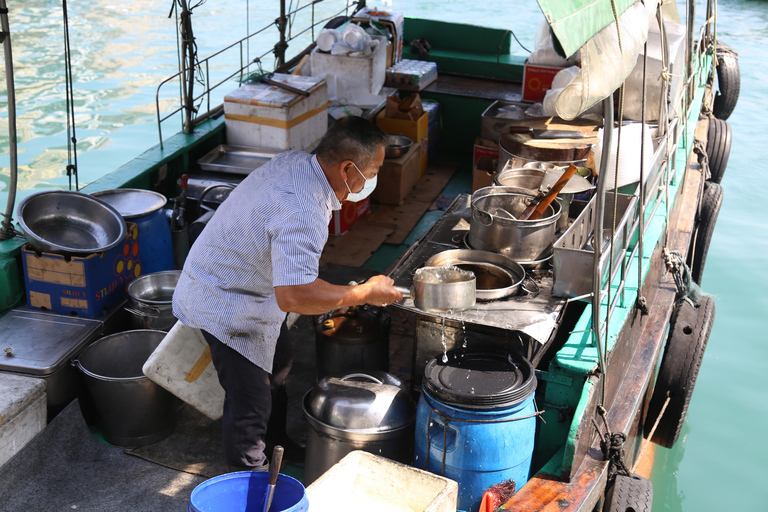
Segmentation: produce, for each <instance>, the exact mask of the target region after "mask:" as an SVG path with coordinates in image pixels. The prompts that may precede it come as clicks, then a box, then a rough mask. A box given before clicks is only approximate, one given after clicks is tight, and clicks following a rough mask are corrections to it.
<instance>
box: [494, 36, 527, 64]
mask: <svg viewBox="0 0 768 512" xmlns="http://www.w3.org/2000/svg"><path fill="white" fill-rule="evenodd" d="M507 34H512V37H514V38H515V41H517V44H519V45H520V48H522V49H523V50H525V51H527V52H528V53H531V50H529V49H528V48H526V47H525V46H523V43H521V42H520V40H519V39H518V38H517V35H515V33H514V32H513V31H512V30H507V31H506V32H504V34H503V35H502V36H501V41H499V46H497V47H496V64H498V66H499V68H501V70H502V71H504V72H506V73H509V74H510V75H513V74H516V72H513V71H510V70H508V69H507V68H505V67H504V66H502V65H501V47H502V45H503V44H504V40H505V39H506V38H507Z"/></svg>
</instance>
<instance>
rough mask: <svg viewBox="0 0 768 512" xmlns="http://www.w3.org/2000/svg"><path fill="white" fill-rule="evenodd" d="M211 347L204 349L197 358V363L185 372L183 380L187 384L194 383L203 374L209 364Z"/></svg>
mask: <svg viewBox="0 0 768 512" xmlns="http://www.w3.org/2000/svg"><path fill="white" fill-rule="evenodd" d="M211 361H212V359H211V347H205V350H204V351H203V353H202V354H201V355H200V357H199V358H198V360H197V362H196V363H195V364H193V365H192V368H190V369H189V372H187V375H186V377H184V380H185V381H187V382H195V381H196V380H197V379H199V378H200V376H201V375H202V374H203V372H204V371H205V369H206V368H208V365H209V364H211Z"/></svg>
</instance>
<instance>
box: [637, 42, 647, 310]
mask: <svg viewBox="0 0 768 512" xmlns="http://www.w3.org/2000/svg"><path fill="white" fill-rule="evenodd" d="M647 69H648V40H647V39H646V41H645V44H644V45H643V95H642V98H643V99H642V105H641V108H640V123H641V124H640V126H642V128H643V132H642V133H640V184H639V186H638V194H639V199H640V201H639V205H638V213H639V216H638V217H639V218H638V233H637V244H638V247H637V299H636V300H635V307H636V308H637V309H638V310H639V311H640V314H641V315H642V316H645V315H647V314H648V302H647V301H646V299H645V297H643V296H642V295H640V290H641V289H642V287H643V252H644V248H643V242H644V239H645V133H644V131H645V114H646V107H647V106H648V105H647V98H646V97H645V94H646V83H647V82H648V80H647V78H648V77H647V75H646V72H647Z"/></svg>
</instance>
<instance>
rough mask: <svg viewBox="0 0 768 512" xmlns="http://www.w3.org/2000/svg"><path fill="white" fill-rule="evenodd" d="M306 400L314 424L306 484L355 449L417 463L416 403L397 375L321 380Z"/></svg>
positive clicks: (308, 442)
mask: <svg viewBox="0 0 768 512" xmlns="http://www.w3.org/2000/svg"><path fill="white" fill-rule="evenodd" d="M303 403H304V415H305V416H306V418H307V422H308V423H309V426H310V429H309V431H308V433H307V455H306V460H305V463H304V479H305V480H304V483H305V484H310V483H312V482H313V481H315V480H316V479H317V478H318V477H319V476H320V475H322V474H323V473H325V472H326V471H327V470H328V469H330V468H331V466H333V465H334V464H336V463H337V462H338V461H340V460H341V459H342V458H343V457H344V456H345V455H347V454H348V453H350V452H352V451H354V450H363V451H366V452H369V453H373V454H375V455H380V456H382V457H386V458H388V459H392V460H396V461H398V462H402V463H405V464H410V463H411V462H412V460H413V442H414V437H413V435H414V430H413V429H414V422H415V421H416V404H415V403H414V402H413V400H411V397H410V394H409V393H408V390H407V389H406V387H405V385H404V383H403V382H402V381H400V379H398V378H397V377H395V376H393V375H390V374H388V373H384V372H366V373H357V374H350V375H346V376H344V377H342V378H335V377H329V378H325V379H321V380H320V382H318V383H317V386H315V388H314V389H312V390H310V391H309V392H307V394H306V395H304V402H303Z"/></svg>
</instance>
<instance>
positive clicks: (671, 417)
mask: <svg viewBox="0 0 768 512" xmlns="http://www.w3.org/2000/svg"><path fill="white" fill-rule="evenodd" d="M714 322H715V301H714V299H713V298H712V297H708V296H704V297H702V299H701V301H700V302H699V303H698V304H692V303H691V302H690V301H689V300H687V299H680V300H679V301H678V302H677V303H676V304H675V308H674V310H673V311H672V317H671V318H670V323H669V336H668V337H667V344H666V347H665V348H664V356H663V358H662V360H661V368H660V369H659V376H658V378H657V379H656V387H655V388H654V390H653V395H652V396H651V401H650V403H649V405H648V414H647V415H646V417H645V435H646V436H648V435H649V434H650V431H651V429H652V428H653V425H654V423H655V422H656V418H658V417H659V414H660V412H661V408H662V406H663V405H664V402H665V401H666V399H667V395H669V397H670V400H669V405H667V409H666V410H665V411H664V415H663V416H662V417H661V420H659V425H658V427H656V431H655V432H654V434H653V438H652V439H651V441H653V442H654V443H656V444H658V445H661V446H664V447H665V448H672V446H674V444H675V442H676V441H677V438H678V437H679V436H680V430H681V429H682V428H683V422H684V421H685V415H686V413H687V412H688V405H689V404H690V402H691V396H693V388H694V386H695V385H696V378H697V377H698V375H699V368H701V361H702V359H703V358H704V351H705V350H706V348H707V341H708V340H709V334H710V333H711V332H712V325H713V324H714Z"/></svg>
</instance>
